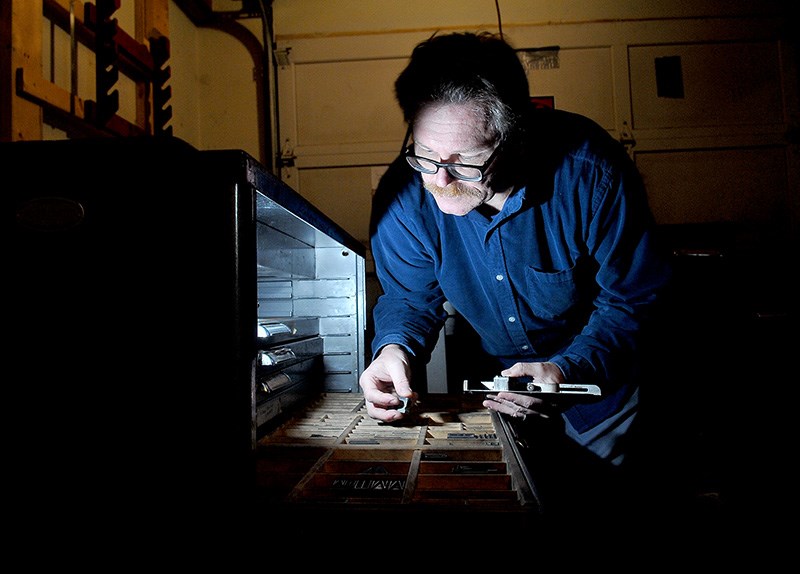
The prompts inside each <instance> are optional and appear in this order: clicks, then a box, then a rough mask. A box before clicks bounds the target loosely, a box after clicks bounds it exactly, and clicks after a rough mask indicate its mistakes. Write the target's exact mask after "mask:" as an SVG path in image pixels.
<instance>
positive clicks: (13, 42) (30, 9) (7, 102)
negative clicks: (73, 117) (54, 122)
mask: <svg viewBox="0 0 800 574" xmlns="http://www.w3.org/2000/svg"><path fill="white" fill-rule="evenodd" d="M0 5H1V6H2V7H0V10H2V13H0V21H2V24H1V26H2V29H0V32H1V33H2V36H0V37H2V38H8V39H10V42H8V44H6V43H5V42H3V46H2V53H0V59H2V64H0V72H1V73H2V79H0V95H1V96H2V97H0V102H2V104H0V118H2V119H0V140H2V141H17V140H40V139H42V133H43V132H42V110H41V108H40V107H39V106H38V105H36V103H34V102H32V101H31V100H28V99H26V98H22V97H19V96H18V94H17V89H16V87H15V85H14V84H15V82H16V71H17V70H19V69H24V68H27V69H35V70H41V68H42V27H43V16H42V0H7V1H6V2H2V3H0Z"/></svg>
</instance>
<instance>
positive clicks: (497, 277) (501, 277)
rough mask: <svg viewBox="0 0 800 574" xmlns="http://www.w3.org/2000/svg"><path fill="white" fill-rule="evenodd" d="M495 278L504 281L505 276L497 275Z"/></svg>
mask: <svg viewBox="0 0 800 574" xmlns="http://www.w3.org/2000/svg"><path fill="white" fill-rule="evenodd" d="M494 278H495V279H497V280H498V281H502V280H503V276H502V275H495V276H494Z"/></svg>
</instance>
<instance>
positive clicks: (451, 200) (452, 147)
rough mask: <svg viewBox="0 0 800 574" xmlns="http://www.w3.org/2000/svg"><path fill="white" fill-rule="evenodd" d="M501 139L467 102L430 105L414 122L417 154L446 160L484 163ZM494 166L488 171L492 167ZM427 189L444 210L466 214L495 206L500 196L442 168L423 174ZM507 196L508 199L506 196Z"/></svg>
mask: <svg viewBox="0 0 800 574" xmlns="http://www.w3.org/2000/svg"><path fill="white" fill-rule="evenodd" d="M496 146H497V142H496V141H495V139H494V138H493V137H491V135H490V134H488V133H487V130H486V129H485V122H484V120H483V119H482V118H481V116H480V115H479V114H478V113H476V112H475V111H474V110H473V109H472V108H471V107H469V106H467V105H463V104H445V105H436V106H429V107H427V108H426V109H424V110H423V111H422V112H421V113H420V114H419V116H418V117H417V119H416V122H415V123H414V154H416V155H418V156H421V157H425V158H428V159H432V160H434V161H438V162H442V163H461V164H469V165H483V164H484V163H485V162H486V161H487V160H488V159H489V158H490V157H491V155H492V152H494V150H495V147H496ZM491 167H492V166H491V165H489V167H488V168H487V171H490V170H491ZM421 175H422V181H423V184H424V186H425V189H426V190H427V191H428V192H429V193H430V194H431V195H432V196H433V198H434V200H435V201H436V205H437V206H438V207H439V209H441V210H442V211H443V212H444V213H449V214H451V215H466V214H467V213H469V212H470V211H472V210H473V209H475V208H476V207H478V206H479V205H482V204H484V203H487V204H489V205H492V206H493V207H495V208H497V209H498V210H499V207H502V202H500V204H499V207H498V206H497V205H494V203H495V202H496V200H497V199H498V198H496V197H495V194H494V192H493V191H492V190H491V188H489V187H488V186H487V185H485V183H486V178H484V179H483V180H482V181H462V180H459V179H457V178H455V177H453V176H452V175H451V174H450V172H448V171H447V170H446V169H444V168H440V169H439V170H438V171H437V172H436V173H431V174H428V173H422V174H421ZM503 199H504V198H503Z"/></svg>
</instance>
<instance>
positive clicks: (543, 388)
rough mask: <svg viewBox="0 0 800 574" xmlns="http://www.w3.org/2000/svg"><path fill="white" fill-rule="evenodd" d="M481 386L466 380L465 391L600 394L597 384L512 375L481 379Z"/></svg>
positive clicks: (529, 393)
mask: <svg viewBox="0 0 800 574" xmlns="http://www.w3.org/2000/svg"><path fill="white" fill-rule="evenodd" d="M480 384H481V385H482V386H481V387H470V386H469V381H468V380H466V379H465V380H464V392H465V393H497V392H500V391H508V392H511V393H518V394H521V395H542V394H545V395H547V394H551V395H600V394H601V393H600V387H598V386H597V385H576V384H570V383H564V384H561V385H558V384H545V383H537V382H534V381H530V382H528V383H523V382H521V381H518V380H517V379H514V378H511V377H495V378H494V380H492V381H481V382H480Z"/></svg>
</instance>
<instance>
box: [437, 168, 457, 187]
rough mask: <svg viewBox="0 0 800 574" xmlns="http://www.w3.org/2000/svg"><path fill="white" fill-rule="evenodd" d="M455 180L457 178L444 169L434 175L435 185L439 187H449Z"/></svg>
mask: <svg viewBox="0 0 800 574" xmlns="http://www.w3.org/2000/svg"><path fill="white" fill-rule="evenodd" d="M455 179H456V178H454V177H453V176H452V175H450V172H449V171H447V170H446V169H445V168H443V167H440V168H439V171H437V172H436V173H434V174H433V183H434V184H436V185H438V186H439V187H447V186H448V185H449V184H450V183H452V182H453V180H455Z"/></svg>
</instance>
